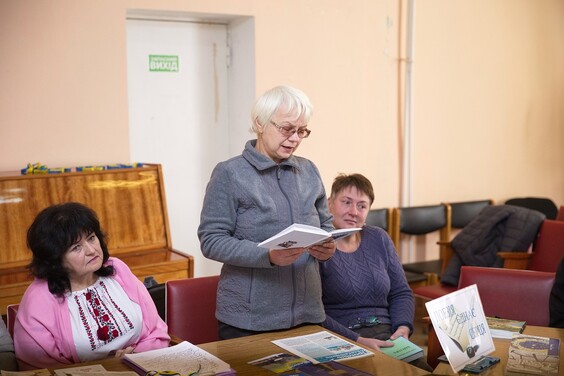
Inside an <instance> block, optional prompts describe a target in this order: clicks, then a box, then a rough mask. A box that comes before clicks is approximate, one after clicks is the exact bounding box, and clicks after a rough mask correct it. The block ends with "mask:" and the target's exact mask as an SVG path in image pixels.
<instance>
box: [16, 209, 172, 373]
mask: <svg viewBox="0 0 564 376" xmlns="http://www.w3.org/2000/svg"><path fill="white" fill-rule="evenodd" d="M27 242H28V247H29V248H30V249H31V251H32V253H33V258H32V261H31V264H30V265H29V269H30V270H31V272H32V274H33V275H34V276H35V280H34V281H33V282H32V283H31V285H30V286H29V287H28V289H27V290H26V292H25V294H24V296H23V298H22V301H21V303H20V306H19V310H18V315H17V316H16V322H15V326H14V347H15V353H16V357H17V359H18V363H19V366H20V370H25V369H33V368H57V367H60V366H62V365H66V364H73V363H79V362H85V361H92V360H99V359H103V358H107V357H111V356H116V357H120V356H122V355H123V354H126V353H132V352H142V351H147V350H152V349H157V348H163V347H166V346H168V344H169V341H170V337H169V336H168V334H167V330H168V328H167V326H166V324H165V323H164V321H163V320H162V319H161V318H160V317H159V315H158V312H157V309H156V307H155V304H154V303H153V300H152V299H151V296H150V295H149V293H148V291H147V289H146V288H145V286H144V285H143V284H142V283H141V281H139V280H138V279H137V277H136V276H135V275H134V274H133V273H132V272H131V270H130V269H129V268H128V267H127V265H126V264H125V263H124V262H122V261H120V260H118V259H116V258H113V257H110V256H109V253H108V248H107V246H106V242H105V235H104V233H103V232H102V230H101V228H100V223H99V221H98V218H97V216H96V213H95V212H94V211H93V210H91V209H90V208H88V207H86V206H84V205H82V204H79V203H72V202H71V203H64V204H59V205H54V206H51V207H48V208H47V209H44V210H43V211H42V212H41V213H39V215H38V216H37V217H36V218H35V221H34V222H33V224H32V225H31V227H30V228H29V230H28V233H27Z"/></svg>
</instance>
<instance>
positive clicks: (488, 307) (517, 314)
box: [458, 266, 555, 326]
mask: <svg viewBox="0 0 564 376" xmlns="http://www.w3.org/2000/svg"><path fill="white" fill-rule="evenodd" d="M554 276H555V273H549V272H540V271H535V270H518V269H505V268H489V267H478V266H463V267H462V269H461V271H460V281H459V283H458V288H459V289H460V288H463V287H468V286H470V285H473V284H476V285H477V286H478V292H479V293H480V300H481V301H482V305H483V306H484V313H485V314H486V316H492V317H495V316H497V317H501V318H504V319H512V320H521V321H526V322H527V324H529V325H538V326H548V323H549V316H550V315H549V307H548V301H549V297H550V290H551V289H552V286H553V285H554Z"/></svg>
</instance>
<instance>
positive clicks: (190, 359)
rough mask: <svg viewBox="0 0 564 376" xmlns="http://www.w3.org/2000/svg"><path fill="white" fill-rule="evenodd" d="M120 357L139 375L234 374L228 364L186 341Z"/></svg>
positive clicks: (226, 375) (225, 375) (222, 375)
mask: <svg viewBox="0 0 564 376" xmlns="http://www.w3.org/2000/svg"><path fill="white" fill-rule="evenodd" d="M122 359H123V362H124V363H126V364H127V365H129V366H130V367H131V368H133V369H134V370H135V371H136V372H137V373H138V374H139V375H141V376H145V375H146V374H147V372H149V371H158V372H162V371H174V372H177V373H178V374H180V375H191V374H193V375H198V374H200V375H201V374H212V375H221V376H228V375H235V374H236V372H235V370H233V369H231V367H230V365H229V364H227V363H225V362H224V361H223V360H221V359H219V358H217V357H215V356H214V355H212V354H210V353H208V352H207V351H205V350H204V349H201V348H199V347H198V346H196V345H193V344H191V343H190V342H187V341H184V342H181V343H179V344H177V345H174V346H170V347H165V348H162V349H158V350H151V351H145V352H141V353H134V354H126V355H124V356H123V358H122Z"/></svg>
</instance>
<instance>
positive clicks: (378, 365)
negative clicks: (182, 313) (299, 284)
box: [60, 325, 428, 376]
mask: <svg viewBox="0 0 564 376" xmlns="http://www.w3.org/2000/svg"><path fill="white" fill-rule="evenodd" d="M322 330H325V329H323V328H322V327H320V326H317V325H310V326H302V327H300V328H296V329H291V330H286V331H281V332H274V333H264V334H258V335H254V336H249V337H241V338H236V339H229V340H225V341H217V342H210V343H205V344H201V345H198V346H199V347H201V348H202V349H204V350H206V351H207V352H209V353H211V354H213V355H215V356H217V357H218V358H220V359H222V360H223V361H225V362H227V363H229V364H230V365H231V367H232V368H233V369H235V370H236V371H237V376H260V375H265V376H273V375H276V374H275V373H273V372H272V371H269V370H266V369H263V368H261V367H257V366H252V365H249V364H247V362H249V361H251V360H255V359H259V358H262V357H265V356H267V355H272V354H276V353H283V352H287V351H285V350H284V349H282V348H280V347H278V346H276V345H274V344H273V343H271V342H270V341H272V340H275V339H280V338H287V337H293V336H299V335H304V334H311V333H315V332H319V331H322ZM88 364H101V365H103V366H104V368H106V370H108V371H131V368H129V367H128V366H127V365H125V364H123V363H122V362H121V361H120V360H119V359H115V358H113V359H105V360H102V361H97V362H88V363H81V364H73V365H69V367H78V366H81V365H88ZM343 364H347V365H350V366H352V367H355V368H357V369H360V370H363V371H365V372H368V373H370V374H372V375H387V376H388V375H390V376H394V375H398V376H400V375H401V376H418V375H427V374H428V373H427V372H425V371H423V370H422V369H419V368H417V367H413V366H411V365H410V364H408V363H405V362H402V361H399V360H396V359H393V358H391V357H389V356H387V355H384V354H382V353H379V352H375V354H374V356H371V357H364V358H360V359H353V360H347V361H343ZM60 368H64V367H60Z"/></svg>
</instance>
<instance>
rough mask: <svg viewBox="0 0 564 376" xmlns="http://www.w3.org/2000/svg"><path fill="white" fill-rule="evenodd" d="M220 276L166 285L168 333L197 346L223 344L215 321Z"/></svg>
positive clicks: (171, 282)
mask: <svg viewBox="0 0 564 376" xmlns="http://www.w3.org/2000/svg"><path fill="white" fill-rule="evenodd" d="M218 282H219V276H211V277H198V278H186V279H179V280H174V281H167V282H166V293H165V301H166V310H165V316H166V323H167V325H168V331H169V333H170V334H173V335H175V336H177V337H180V338H181V339H183V340H186V341H188V342H191V343H193V344H195V345H197V344H200V343H206V342H213V341H217V340H219V337H218V324H217V319H216V318H215V307H216V296H217V284H218Z"/></svg>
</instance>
